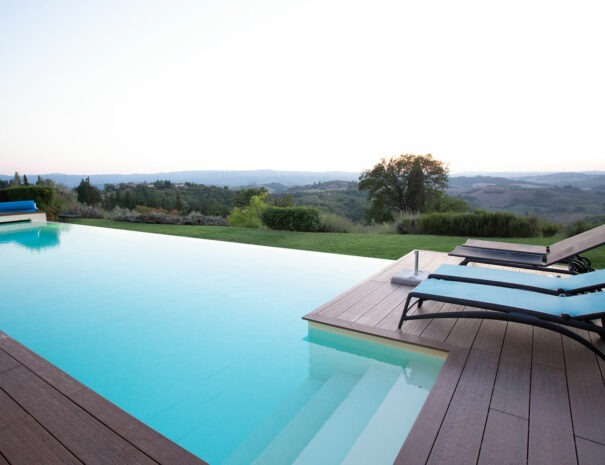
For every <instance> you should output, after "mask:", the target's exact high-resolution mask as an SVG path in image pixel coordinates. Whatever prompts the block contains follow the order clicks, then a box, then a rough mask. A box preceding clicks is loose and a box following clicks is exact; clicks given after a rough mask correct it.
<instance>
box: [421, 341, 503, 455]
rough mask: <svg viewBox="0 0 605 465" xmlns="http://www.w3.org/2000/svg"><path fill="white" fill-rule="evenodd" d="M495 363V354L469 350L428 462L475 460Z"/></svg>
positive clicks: (488, 401) (481, 435)
mask: <svg viewBox="0 0 605 465" xmlns="http://www.w3.org/2000/svg"><path fill="white" fill-rule="evenodd" d="M497 367H498V357H497V356H496V355H495V354H493V353H490V352H484V351H481V350H471V353H470V355H469V357H468V361H467V363H466V365H465V367H464V371H463V372H462V376H461V377H460V382H459V383H458V386H457V389H456V392H455V393H454V396H453V398H452V402H451V404H450V406H449V408H448V411H447V414H446V416H445V419H444V421H443V424H442V425H441V429H440V431H439V435H438V436H437V439H436V441H435V444H434V446H433V449H432V450H431V453H430V456H429V460H428V462H427V463H428V464H431V465H438V464H440V465H446V464H448V465H449V464H452V463H456V464H458V465H471V464H475V463H476V462H477V459H478V457H479V453H480V449H481V440H482V437H483V431H484V430H485V424H486V421H487V415H488V412H489V403H490V399H491V395H492V389H493V383H494V377H495V374H496V369H497Z"/></svg>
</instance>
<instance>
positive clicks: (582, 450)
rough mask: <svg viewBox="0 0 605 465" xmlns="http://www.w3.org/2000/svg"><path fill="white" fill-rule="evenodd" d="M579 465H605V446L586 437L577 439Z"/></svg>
mask: <svg viewBox="0 0 605 465" xmlns="http://www.w3.org/2000/svg"><path fill="white" fill-rule="evenodd" d="M576 447H577V449H578V465H603V461H604V459H603V458H604V457H605V446H604V445H603V444H597V443H596V442H592V441H587V440H586V439H582V438H578V439H576Z"/></svg>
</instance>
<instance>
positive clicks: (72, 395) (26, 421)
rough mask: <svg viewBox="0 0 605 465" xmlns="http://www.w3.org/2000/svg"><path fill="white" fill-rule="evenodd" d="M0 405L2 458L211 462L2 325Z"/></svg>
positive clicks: (22, 460) (162, 463)
mask: <svg viewBox="0 0 605 465" xmlns="http://www.w3.org/2000/svg"><path fill="white" fill-rule="evenodd" d="M0 408H1V410H2V413H3V415H2V417H0V438H2V441H0V464H3V463H48V464H66V463H68V464H71V463H90V464H93V463H98V464H101V463H108V462H111V463H120V464H123V465H130V464H133V465H134V464H141V465H142V464H149V465H153V464H157V465H172V464H176V463H178V464H179V465H208V463H207V462H205V461H203V460H202V459H200V458H198V457H196V456H194V455H193V454H191V453H190V452H188V451H187V450H185V449H184V448H182V447H181V446H179V445H177V444H176V443H175V442H173V441H171V440H170V439H168V438H166V437H165V436H163V435H162V434H160V433H159V432H157V431H156V430H154V429H152V428H151V427H149V426H147V425H145V424H144V423H142V422H141V421H139V420H137V419H136V418H134V417H133V416H132V415H130V414H128V413H127V412H125V411H124V410H122V409H121V408H119V407H118V406H116V405H115V404H113V403H112V402H110V401H108V400H107V399H105V398H104V397H102V396H101V395H99V394H97V393H96V392H95V391H93V390H92V389H90V388H88V387H86V386H85V385H84V384H82V383H80V382H79V381H77V380H76V379H74V378H73V377H71V376H70V375H68V374H67V373H65V372H64V371H63V370H61V369H60V368H58V367H57V366H55V365H53V364H52V363H50V362H48V361H47V360H45V359H44V358H42V357H41V356H39V355H38V354H36V353H35V352H33V351H31V350H30V349H28V348H27V347H25V346H24V345H22V344H20V343H19V342H18V341H16V340H15V339H13V338H11V337H10V336H9V335H7V334H6V333H4V332H2V331H0ZM4 459H6V461H5V460H4ZM32 460H34V462H32Z"/></svg>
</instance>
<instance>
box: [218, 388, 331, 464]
mask: <svg viewBox="0 0 605 465" xmlns="http://www.w3.org/2000/svg"><path fill="white" fill-rule="evenodd" d="M324 384H325V382H323V381H321V380H318V379H315V378H307V379H306V380H305V381H304V382H303V383H301V384H300V386H298V388H297V389H296V390H295V391H294V392H293V393H292V394H291V395H290V396H289V397H288V399H287V400H286V401H285V402H284V403H283V404H282V405H280V406H279V408H277V409H276V410H275V411H274V412H273V413H272V414H271V416H270V417H269V418H267V419H266V420H265V421H263V422H262V423H261V425H260V426H259V427H258V428H257V429H256V431H254V432H252V433H251V434H250V435H249V436H248V437H247V438H246V440H245V441H244V442H243V443H242V444H241V445H240V446H239V447H238V448H237V449H236V450H234V451H233V452H232V453H231V455H229V457H228V458H227V459H226V460H225V461H224V462H223V465H242V464H246V463H252V462H253V461H254V459H256V458H257V457H258V456H259V455H260V454H261V452H262V451H263V450H264V449H265V448H266V447H267V446H268V445H269V444H270V443H271V441H272V440H273V438H274V437H275V436H276V435H277V434H278V433H279V432H280V431H281V430H282V429H283V428H284V427H285V426H286V425H287V424H288V423H289V422H290V421H292V418H294V416H296V415H297V413H298V412H299V411H300V410H301V409H302V408H303V407H304V406H305V404H307V403H308V402H309V400H311V399H312V398H313V396H315V395H316V394H317V392H318V391H319V390H320V389H321V388H322V387H323V385H324Z"/></svg>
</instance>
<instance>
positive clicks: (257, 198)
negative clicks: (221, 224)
mask: <svg viewBox="0 0 605 465" xmlns="http://www.w3.org/2000/svg"><path fill="white" fill-rule="evenodd" d="M268 197H269V193H268V192H262V193H261V194H259V195H253V196H252V197H251V198H250V203H249V204H248V206H247V207H235V208H233V211H232V212H231V214H230V215H229V216H228V217H227V221H228V222H229V224H230V225H231V226H235V227H238V228H260V227H261V226H262V225H263V223H262V221H261V216H262V214H263V211H265V209H266V208H267V207H268V205H267V198H268Z"/></svg>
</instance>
